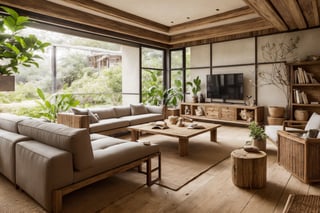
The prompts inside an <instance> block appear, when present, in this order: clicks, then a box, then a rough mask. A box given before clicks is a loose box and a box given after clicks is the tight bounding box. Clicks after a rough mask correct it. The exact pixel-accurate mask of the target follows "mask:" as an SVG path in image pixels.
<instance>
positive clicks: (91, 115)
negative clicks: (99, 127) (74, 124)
mask: <svg viewBox="0 0 320 213" xmlns="http://www.w3.org/2000/svg"><path fill="white" fill-rule="evenodd" d="M88 115H89V120H90V123H91V124H93V123H98V122H99V116H98V114H97V113H93V112H91V111H90V110H88Z"/></svg>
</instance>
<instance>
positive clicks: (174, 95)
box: [163, 80, 183, 108]
mask: <svg viewBox="0 0 320 213" xmlns="http://www.w3.org/2000/svg"><path fill="white" fill-rule="evenodd" d="M182 99H183V92H182V82H181V81H180V80H175V81H174V86H173V87H171V88H169V89H166V90H165V91H164V92H163V104H164V105H166V106H169V107H170V106H173V107H174V108H176V107H177V105H178V103H179V101H181V100H182Z"/></svg>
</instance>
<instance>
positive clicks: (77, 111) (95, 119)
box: [71, 108, 99, 124]
mask: <svg viewBox="0 0 320 213" xmlns="http://www.w3.org/2000/svg"><path fill="white" fill-rule="evenodd" d="M71 110H72V112H73V113H74V114H75V115H89V122H90V123H91V124H92V123H97V122H99V116H98V115H97V114H94V113H92V112H91V111H90V110H88V109H81V108H71Z"/></svg>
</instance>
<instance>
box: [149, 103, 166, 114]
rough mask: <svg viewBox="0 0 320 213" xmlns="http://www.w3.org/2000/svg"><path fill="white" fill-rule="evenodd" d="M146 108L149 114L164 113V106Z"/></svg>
mask: <svg viewBox="0 0 320 213" xmlns="http://www.w3.org/2000/svg"><path fill="white" fill-rule="evenodd" d="M146 108H147V110H148V112H149V113H159V114H162V113H163V106H152V105H146Z"/></svg>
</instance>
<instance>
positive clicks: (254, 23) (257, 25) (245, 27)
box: [170, 18, 273, 45]
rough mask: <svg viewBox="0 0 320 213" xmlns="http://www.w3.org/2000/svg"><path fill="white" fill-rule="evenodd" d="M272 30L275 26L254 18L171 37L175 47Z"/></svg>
mask: <svg viewBox="0 0 320 213" xmlns="http://www.w3.org/2000/svg"><path fill="white" fill-rule="evenodd" d="M270 28H273V26H272V25H271V24H270V23H269V22H268V21H266V20H264V19H262V18H254V19H250V20H245V21H241V22H236V23H232V24H226V25H223V26H219V27H212V28H208V29H202V30H197V31H193V32H187V33H181V34H178V35H173V36H171V42H170V44H171V45H174V44H176V43H182V42H189V41H194V40H199V39H208V38H214V37H222V36H230V35H235V34H241V33H247V32H252V31H258V30H265V29H270Z"/></svg>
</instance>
